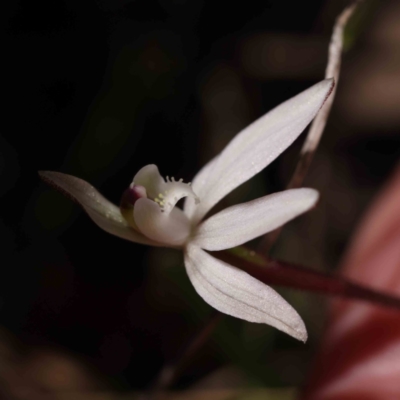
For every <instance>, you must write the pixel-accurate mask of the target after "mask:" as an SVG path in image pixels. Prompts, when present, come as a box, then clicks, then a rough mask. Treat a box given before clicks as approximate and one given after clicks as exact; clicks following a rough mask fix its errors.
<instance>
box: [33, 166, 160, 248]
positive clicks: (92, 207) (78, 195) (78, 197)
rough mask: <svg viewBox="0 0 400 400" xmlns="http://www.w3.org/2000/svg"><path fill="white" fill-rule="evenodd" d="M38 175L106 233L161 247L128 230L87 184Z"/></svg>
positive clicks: (72, 178) (46, 173)
mask: <svg viewBox="0 0 400 400" xmlns="http://www.w3.org/2000/svg"><path fill="white" fill-rule="evenodd" d="M39 175H40V177H41V178H42V179H43V180H44V181H45V182H47V183H48V184H50V185H51V186H53V187H54V188H55V189H57V190H59V191H61V192H63V193H64V194H65V195H67V196H68V197H70V198H72V200H74V201H76V202H77V203H78V204H80V205H81V206H82V207H83V209H84V210H85V211H86V213H87V214H88V215H89V217H90V218H91V219H92V220H93V221H94V222H95V223H96V224H97V225H98V226H99V227H100V228H101V229H103V230H105V231H106V232H108V233H111V234H112V235H115V236H118V237H120V238H122V239H126V240H130V241H132V242H136V243H142V244H148V245H151V246H163V245H162V244H160V243H157V242H155V241H153V240H150V239H148V238H147V237H146V236H144V235H142V234H140V233H139V232H136V231H135V230H133V229H132V228H130V227H129V226H128V223H127V222H126V221H125V219H124V218H123V216H122V215H121V212H120V210H119V208H118V207H117V206H115V205H114V204H113V203H111V202H110V201H108V200H107V199H106V198H105V197H104V196H103V195H101V194H100V193H99V192H98V191H97V190H96V189H95V188H94V187H93V186H92V185H90V184H89V183H88V182H86V181H84V180H82V179H79V178H76V177H75V176H72V175H67V174H62V173H60V172H53V171H41V172H39Z"/></svg>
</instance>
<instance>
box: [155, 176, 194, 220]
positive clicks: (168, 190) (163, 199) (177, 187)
mask: <svg viewBox="0 0 400 400" xmlns="http://www.w3.org/2000/svg"><path fill="white" fill-rule="evenodd" d="M162 186H163V188H164V190H163V191H162V192H160V193H158V194H157V196H156V197H154V201H155V202H156V203H157V204H158V205H159V206H160V208H161V212H165V213H170V212H171V210H172V209H173V208H174V207H175V205H176V203H177V202H178V201H179V200H180V199H182V198H183V197H187V196H190V197H193V198H194V199H195V201H196V204H198V203H199V199H198V197H197V196H196V195H195V193H194V192H193V189H192V187H191V184H190V183H184V182H183V179H180V180H179V181H175V179H174V178H171V179H169V177H168V176H167V178H166V182H163V185H162Z"/></svg>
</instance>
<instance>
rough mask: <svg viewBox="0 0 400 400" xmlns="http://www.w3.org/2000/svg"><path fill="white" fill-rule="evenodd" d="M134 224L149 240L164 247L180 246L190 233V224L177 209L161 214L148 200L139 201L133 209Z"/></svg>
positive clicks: (153, 203)
mask: <svg viewBox="0 0 400 400" xmlns="http://www.w3.org/2000/svg"><path fill="white" fill-rule="evenodd" d="M133 212H134V218H135V222H136V224H137V226H138V228H139V229H140V232H142V233H143V234H144V235H146V236H147V237H148V238H149V239H152V240H155V241H156V242H161V243H163V244H164V245H166V246H173V247H180V246H182V245H183V244H184V243H185V242H186V240H187V238H188V236H189V233H190V222H189V219H188V218H187V217H186V215H185V214H184V213H183V212H182V210H180V209H179V208H173V209H172V211H171V212H170V213H166V212H162V210H161V208H160V207H159V206H158V204H157V203H155V202H154V201H152V200H150V199H143V198H142V199H139V200H137V201H136V203H135V206H134V209H133Z"/></svg>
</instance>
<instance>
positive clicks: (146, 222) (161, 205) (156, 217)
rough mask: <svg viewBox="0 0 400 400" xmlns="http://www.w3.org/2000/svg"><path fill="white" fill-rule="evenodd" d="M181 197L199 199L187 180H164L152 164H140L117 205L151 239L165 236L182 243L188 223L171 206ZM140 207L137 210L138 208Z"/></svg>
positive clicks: (132, 225)
mask: <svg viewBox="0 0 400 400" xmlns="http://www.w3.org/2000/svg"><path fill="white" fill-rule="evenodd" d="M184 197H192V198H193V199H194V201H195V203H196V204H197V203H199V199H198V197H197V196H196V194H195V193H194V192H193V189H192V187H191V185H190V183H184V182H183V180H182V179H181V180H179V181H175V179H174V178H171V179H169V177H167V178H166V180H164V178H163V177H162V176H161V175H160V173H159V171H158V168H157V166H156V165H154V164H150V165H146V166H145V167H143V168H142V169H141V170H140V171H139V172H138V173H137V174H136V175H135V176H134V178H133V182H132V183H131V185H130V186H129V188H128V189H127V190H126V191H125V192H124V194H123V196H122V199H121V204H120V209H121V213H122V215H123V216H124V218H125V219H126V221H127V222H128V224H129V225H130V226H131V227H132V228H133V229H135V230H137V231H139V232H141V233H143V234H146V235H147V236H148V235H150V237H151V238H152V239H153V240H156V241H160V240H163V241H164V240H165V239H166V238H167V237H168V241H169V242H170V244H171V245H176V246H182V245H183V244H184V243H185V242H186V240H187V239H188V237H189V235H190V228H191V224H190V221H189V219H188V218H187V217H186V215H185V214H184V213H183V212H182V210H181V209H179V208H177V207H175V206H176V204H177V203H178V201H179V200H180V199H182V198H184ZM138 210H140V212H139V211H138Z"/></svg>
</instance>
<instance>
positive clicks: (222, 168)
mask: <svg viewBox="0 0 400 400" xmlns="http://www.w3.org/2000/svg"><path fill="white" fill-rule="evenodd" d="M333 85H334V82H333V79H326V80H324V81H322V82H319V83H317V84H316V85H314V86H312V87H310V88H309V89H307V90H305V91H304V92H302V93H300V94H298V95H297V96H295V97H293V98H291V99H290V100H288V101H286V102H284V103H282V104H281V105H279V106H278V107H276V108H274V109H273V110H272V111H270V112H268V113H267V114H265V115H264V116H263V117H261V118H260V119H258V120H257V121H255V122H253V123H252V124H251V125H249V126H248V127H247V128H245V129H244V130H243V131H241V132H240V133H239V134H238V135H236V137H235V138H234V139H233V140H232V141H231V142H230V143H229V144H228V145H227V147H226V148H225V149H224V150H223V151H222V153H221V154H220V155H219V156H218V158H217V161H216V162H215V165H214V166H213V168H212V170H211V171H209V173H208V177H207V182H206V188H205V189H204V191H203V193H202V195H201V196H199V197H200V200H201V202H200V204H199V206H198V207H197V208H196V210H195V213H194V215H193V217H192V220H193V222H194V223H195V222H198V221H200V220H201V218H203V216H204V215H205V214H206V213H207V212H208V211H209V210H210V209H211V208H212V207H213V206H214V205H215V204H216V203H217V202H218V201H219V200H221V199H222V198H223V197H224V196H226V195H227V194H228V193H230V192H231V191H232V190H233V189H235V188H237V187H238V186H239V185H241V184H242V183H244V182H246V181H247V180H248V179H250V178H251V177H253V176H254V175H255V174H257V173H258V172H260V171H261V170H263V169H264V168H265V167H266V166H267V165H268V164H270V163H271V162H272V161H274V160H275V158H276V157H278V156H279V155H280V154H281V153H282V152H283V151H284V150H285V149H286V148H287V147H288V146H289V145H290V144H292V143H293V141H294V140H295V139H296V138H297V137H298V136H299V135H300V133H301V132H302V131H303V130H304V128H305V127H306V126H307V125H308V124H309V123H310V122H311V120H312V119H313V118H314V117H315V115H316V114H317V112H318V111H319V109H320V108H321V106H322V105H323V104H324V102H325V100H326V99H327V97H328V96H329V94H330V93H331V91H332V89H333Z"/></svg>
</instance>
